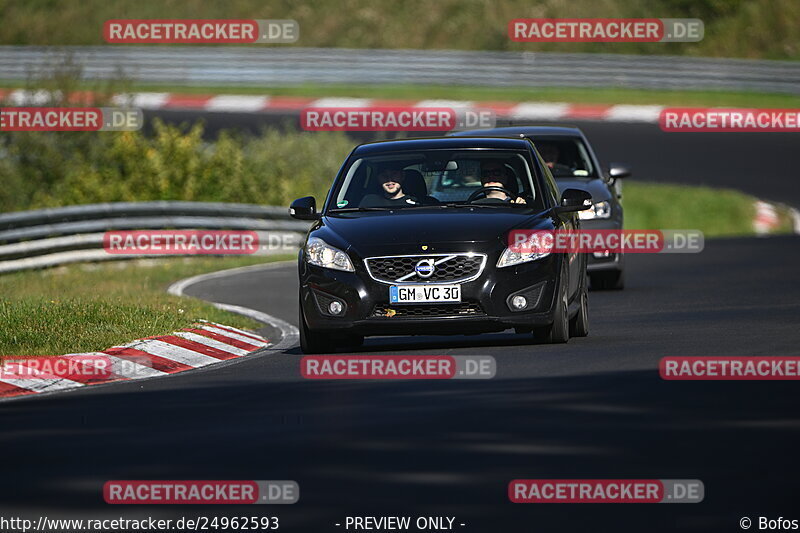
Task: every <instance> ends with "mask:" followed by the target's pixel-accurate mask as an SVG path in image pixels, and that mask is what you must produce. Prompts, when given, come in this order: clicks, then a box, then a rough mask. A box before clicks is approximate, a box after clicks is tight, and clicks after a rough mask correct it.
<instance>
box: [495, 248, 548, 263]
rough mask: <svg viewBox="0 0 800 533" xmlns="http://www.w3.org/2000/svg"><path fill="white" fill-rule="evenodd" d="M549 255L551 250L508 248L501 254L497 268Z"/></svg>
mask: <svg viewBox="0 0 800 533" xmlns="http://www.w3.org/2000/svg"><path fill="white" fill-rule="evenodd" d="M548 255H550V252H542V251H525V250H524V247H523V248H522V249H520V250H513V249H512V248H506V249H505V250H503V253H502V254H500V259H499V260H498V261H497V268H503V267H508V266H514V265H518V264H520V263H527V262H528V261H536V260H537V259H541V258H543V257H547V256H548Z"/></svg>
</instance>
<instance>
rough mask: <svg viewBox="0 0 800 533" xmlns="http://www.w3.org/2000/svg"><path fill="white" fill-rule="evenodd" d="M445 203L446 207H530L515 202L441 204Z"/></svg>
mask: <svg viewBox="0 0 800 533" xmlns="http://www.w3.org/2000/svg"><path fill="white" fill-rule="evenodd" d="M442 205H446V206H447V207H527V208H530V207H531V206H529V205H528V204H515V203H511V202H508V203H502V204H501V203H491V204H442Z"/></svg>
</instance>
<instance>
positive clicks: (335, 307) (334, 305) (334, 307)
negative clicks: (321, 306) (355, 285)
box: [328, 300, 344, 315]
mask: <svg viewBox="0 0 800 533" xmlns="http://www.w3.org/2000/svg"><path fill="white" fill-rule="evenodd" d="M343 309H344V307H342V302H337V301H336V300H334V301H332V302H331V303H330V305H328V311H330V312H331V314H332V315H340V314H342V310H343Z"/></svg>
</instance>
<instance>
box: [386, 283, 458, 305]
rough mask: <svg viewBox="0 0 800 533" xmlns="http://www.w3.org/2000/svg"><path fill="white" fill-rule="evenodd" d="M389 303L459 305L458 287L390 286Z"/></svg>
mask: <svg viewBox="0 0 800 533" xmlns="http://www.w3.org/2000/svg"><path fill="white" fill-rule="evenodd" d="M389 301H390V302H391V303H393V304H420V303H423V304H424V303H441V302H444V303H459V302H461V286H460V285H392V286H391V287H389Z"/></svg>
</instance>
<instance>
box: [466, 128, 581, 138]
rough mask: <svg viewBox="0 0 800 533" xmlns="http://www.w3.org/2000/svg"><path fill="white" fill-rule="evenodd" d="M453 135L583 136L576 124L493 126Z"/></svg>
mask: <svg viewBox="0 0 800 533" xmlns="http://www.w3.org/2000/svg"><path fill="white" fill-rule="evenodd" d="M451 135H453V136H462V135H489V136H501V137H509V136H514V137H518V136H520V135H524V136H525V137H530V136H533V137H535V136H549V137H583V132H582V131H581V130H580V128H578V127H576V126H509V127H505V128H493V129H489V130H470V131H459V132H456V133H452V134H451Z"/></svg>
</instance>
